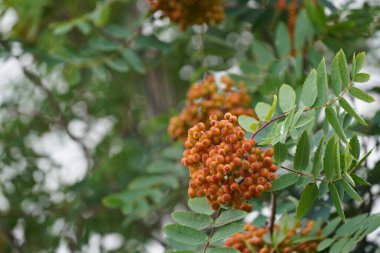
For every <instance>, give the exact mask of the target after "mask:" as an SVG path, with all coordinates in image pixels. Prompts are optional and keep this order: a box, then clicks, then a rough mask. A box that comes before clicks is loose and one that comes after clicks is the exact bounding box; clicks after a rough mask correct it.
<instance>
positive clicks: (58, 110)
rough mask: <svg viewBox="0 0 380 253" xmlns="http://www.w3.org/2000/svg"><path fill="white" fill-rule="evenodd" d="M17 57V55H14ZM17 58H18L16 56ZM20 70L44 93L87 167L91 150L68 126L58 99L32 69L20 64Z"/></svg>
mask: <svg viewBox="0 0 380 253" xmlns="http://www.w3.org/2000/svg"><path fill="white" fill-rule="evenodd" d="M16 58H17V57H16ZM17 59H18V58H17ZM22 71H23V72H24V75H25V76H26V77H27V78H28V79H29V80H30V81H31V82H32V83H33V84H34V85H35V86H36V87H38V88H40V89H41V90H42V91H43V92H44V93H45V95H46V99H47V101H48V103H49V104H50V106H51V107H52V108H53V110H54V111H55V113H57V114H58V115H59V117H60V118H59V122H60V125H61V126H62V127H63V129H64V131H65V132H66V134H67V135H68V136H69V137H70V138H71V139H72V140H73V141H75V142H76V143H78V145H79V146H80V147H81V149H82V151H83V153H84V155H85V157H86V160H87V163H88V164H87V168H88V169H89V168H90V167H91V166H92V164H93V159H92V155H91V151H90V150H89V149H88V148H87V146H86V145H85V144H84V142H83V141H82V139H80V138H78V137H76V136H75V135H74V134H73V133H72V132H71V131H70V130H69V128H68V124H69V119H68V118H67V117H66V116H65V115H64V113H63V111H62V110H61V107H60V105H59V103H58V101H57V100H56V98H55V96H54V94H53V93H52V92H51V91H50V90H49V89H48V88H46V87H45V85H44V84H43V82H42V80H41V78H40V77H39V76H38V75H37V74H35V73H33V72H32V71H30V70H28V69H27V68H26V67H24V66H22Z"/></svg>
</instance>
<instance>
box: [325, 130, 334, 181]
mask: <svg viewBox="0 0 380 253" xmlns="http://www.w3.org/2000/svg"><path fill="white" fill-rule="evenodd" d="M334 149H335V137H334V136H333V137H331V138H330V140H329V141H328V142H327V145H326V150H325V157H324V159H323V167H324V172H325V176H326V178H327V180H332V179H333V178H334V171H335V169H334V166H335V163H334V156H335V152H334Z"/></svg>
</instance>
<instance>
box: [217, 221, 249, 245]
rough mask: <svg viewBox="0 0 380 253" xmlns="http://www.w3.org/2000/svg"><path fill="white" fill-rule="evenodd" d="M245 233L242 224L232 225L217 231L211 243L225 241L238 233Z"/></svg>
mask: <svg viewBox="0 0 380 253" xmlns="http://www.w3.org/2000/svg"><path fill="white" fill-rule="evenodd" d="M241 231H244V224H242V223H231V224H229V225H227V226H224V227H221V228H219V229H217V230H216V232H215V234H214V235H213V237H212V238H211V240H210V242H212V243H213V242H217V241H220V240H224V239H226V238H228V237H230V236H232V235H234V234H236V233H239V232H241Z"/></svg>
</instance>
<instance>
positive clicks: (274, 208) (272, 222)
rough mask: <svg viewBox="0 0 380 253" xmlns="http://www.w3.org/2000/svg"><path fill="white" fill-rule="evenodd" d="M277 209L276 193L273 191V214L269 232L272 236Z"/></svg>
mask: <svg viewBox="0 0 380 253" xmlns="http://www.w3.org/2000/svg"><path fill="white" fill-rule="evenodd" d="M276 209H277V203H276V193H275V192H272V199H271V216H270V219H269V232H270V236H271V238H273V230H274V222H275V220H276Z"/></svg>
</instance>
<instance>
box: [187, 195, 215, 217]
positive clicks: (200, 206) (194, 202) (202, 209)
mask: <svg viewBox="0 0 380 253" xmlns="http://www.w3.org/2000/svg"><path fill="white" fill-rule="evenodd" d="M188 205H189V207H190V209H191V210H193V211H194V212H196V213H203V214H207V215H211V214H213V213H214V210H212V208H211V207H210V204H209V203H208V201H207V199H206V198H193V199H189V201H188Z"/></svg>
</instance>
